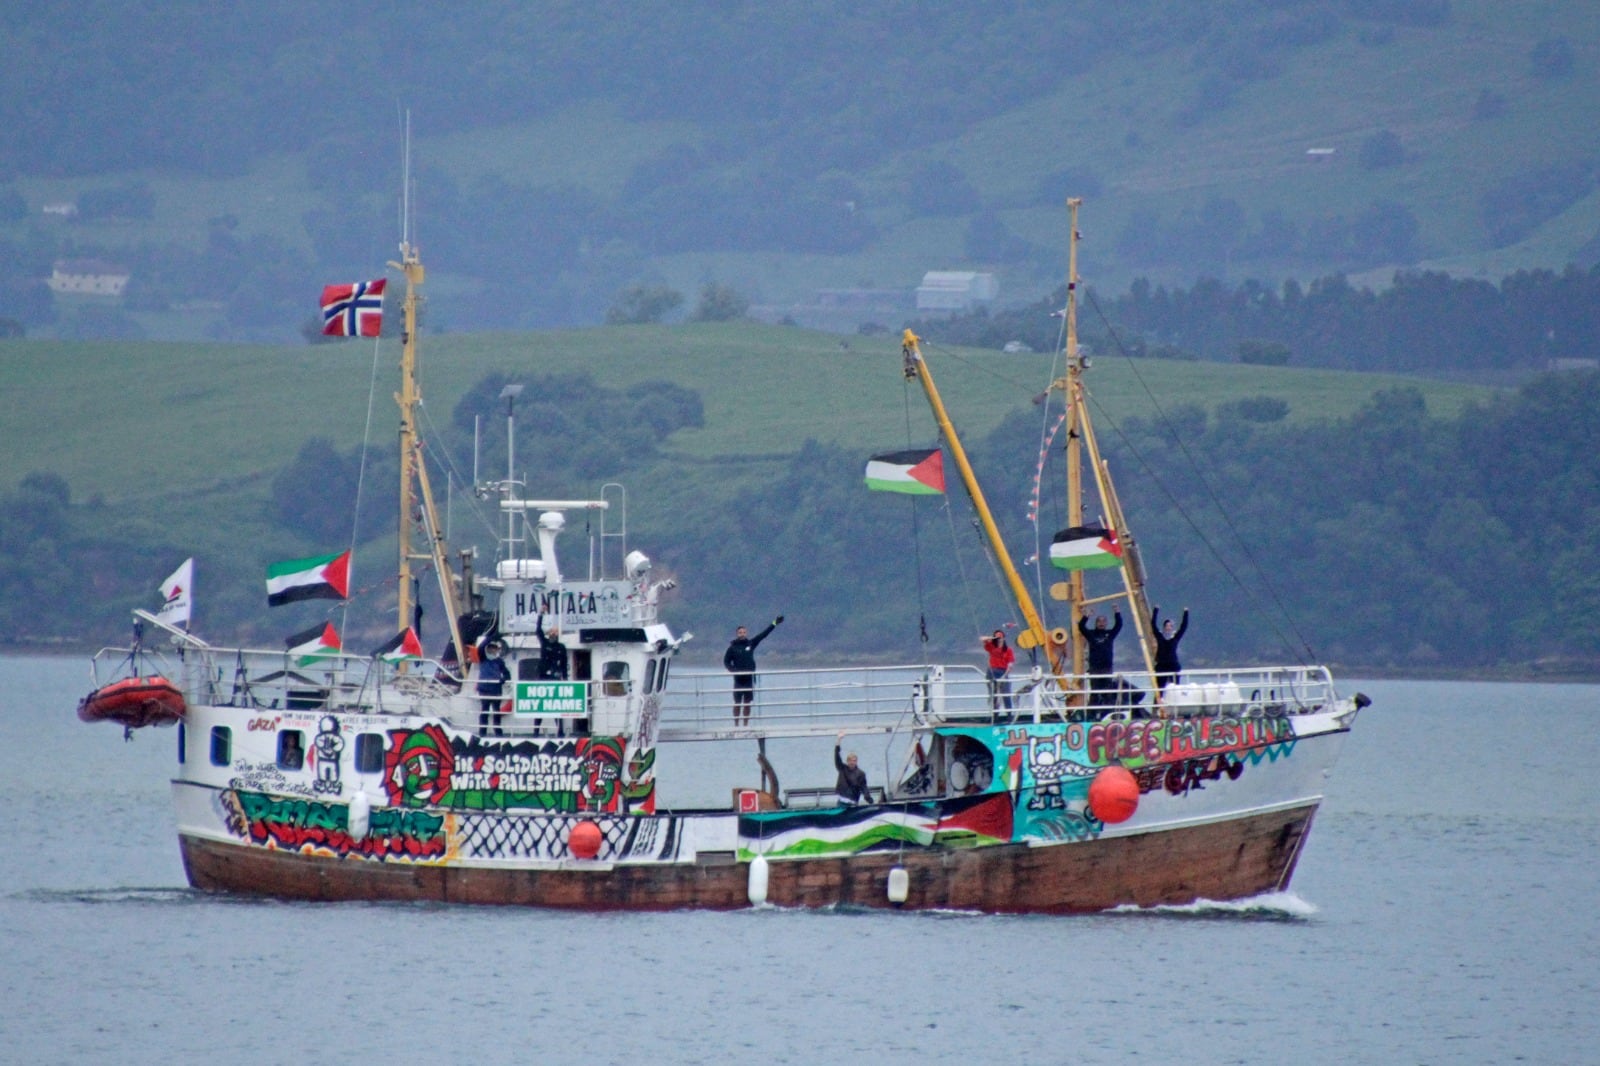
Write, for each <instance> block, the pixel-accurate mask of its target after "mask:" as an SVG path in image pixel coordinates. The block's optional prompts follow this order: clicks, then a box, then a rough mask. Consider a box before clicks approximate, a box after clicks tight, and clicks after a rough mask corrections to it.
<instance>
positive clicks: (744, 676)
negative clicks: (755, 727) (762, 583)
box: [722, 614, 783, 726]
mask: <svg viewBox="0 0 1600 1066" xmlns="http://www.w3.org/2000/svg"><path fill="white" fill-rule="evenodd" d="M782 624H783V615H781V614H780V615H779V616H778V617H776V618H774V619H773V620H772V624H771V625H770V626H768V627H767V628H765V629H763V630H762V631H761V632H760V633H758V634H756V635H755V636H754V637H752V636H751V635H750V631H749V630H748V629H746V628H745V627H744V626H740V627H739V628H738V629H737V630H736V631H735V632H734V634H733V640H732V641H731V642H729V644H728V650H727V651H725V652H723V653H722V666H723V669H725V670H727V671H728V673H730V674H732V675H733V724H734V725H736V726H740V725H749V724H750V704H751V703H752V702H753V701H754V700H755V695H756V645H757V644H760V643H761V642H762V641H763V640H766V639H767V637H768V636H769V635H770V634H771V633H772V631H773V630H774V629H777V628H778V627H779V626H780V625H782Z"/></svg>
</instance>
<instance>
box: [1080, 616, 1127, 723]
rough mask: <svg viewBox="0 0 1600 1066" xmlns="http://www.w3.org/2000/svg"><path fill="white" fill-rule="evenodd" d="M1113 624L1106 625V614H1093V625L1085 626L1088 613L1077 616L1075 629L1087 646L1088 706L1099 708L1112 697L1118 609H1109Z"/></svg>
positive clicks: (1114, 688)
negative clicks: (1108, 626)
mask: <svg viewBox="0 0 1600 1066" xmlns="http://www.w3.org/2000/svg"><path fill="white" fill-rule="evenodd" d="M1111 613H1112V615H1113V616H1114V617H1115V618H1116V620H1117V621H1116V624H1115V625H1113V626H1112V627H1111V628H1110V629H1107V628H1106V616H1105V615H1103V614H1102V615H1096V616H1095V620H1094V628H1093V629H1090V628H1089V616H1088V615H1084V616H1083V617H1082V618H1080V619H1078V632H1079V633H1081V634H1082V635H1083V639H1084V640H1085V641H1086V642H1087V643H1088V645H1089V693H1090V695H1089V706H1091V707H1102V706H1105V705H1106V704H1108V703H1111V702H1112V701H1113V700H1115V699H1116V696H1115V692H1116V686H1117V679H1116V677H1115V676H1113V675H1115V674H1116V672H1117V667H1116V654H1117V649H1116V642H1117V634H1118V633H1121V632H1122V612H1121V611H1112V612H1111Z"/></svg>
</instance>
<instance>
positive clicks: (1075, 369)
mask: <svg viewBox="0 0 1600 1066" xmlns="http://www.w3.org/2000/svg"><path fill="white" fill-rule="evenodd" d="M1082 203H1083V200H1082V199H1081V198H1079V197H1072V198H1071V199H1069V200H1067V212H1068V217H1069V221H1070V227H1071V233H1070V236H1069V238H1068V243H1067V306H1066V309H1065V310H1064V311H1063V314H1064V315H1065V317H1066V323H1067V351H1066V362H1067V374H1066V377H1063V378H1058V379H1057V380H1056V381H1054V382H1052V383H1051V386H1050V387H1051V388H1052V389H1059V390H1060V391H1061V392H1062V394H1063V396H1064V397H1065V399H1066V404H1067V524H1068V525H1069V526H1081V525H1083V453H1084V449H1085V448H1087V449H1088V452H1089V464H1090V466H1089V468H1090V472H1091V474H1092V475H1093V477H1094V482H1095V488H1096V490H1097V491H1098V492H1099V495H1100V501H1101V505H1102V506H1103V507H1104V508H1105V514H1104V515H1103V516H1102V520H1103V521H1104V522H1105V523H1106V524H1107V525H1109V526H1110V527H1111V529H1112V530H1113V531H1114V532H1115V533H1116V535H1117V541H1118V543H1119V545H1120V546H1121V548H1122V565H1121V566H1120V567H1119V568H1118V570H1119V572H1120V573H1121V575H1122V587H1123V591H1122V592H1121V593H1118V594H1113V595H1111V596H1101V597H1098V598H1096V599H1092V600H1091V599H1089V598H1088V597H1087V595H1086V594H1085V591H1084V580H1083V571H1082V570H1074V571H1073V572H1072V575H1071V577H1070V578H1069V579H1068V580H1067V581H1066V582H1065V585H1066V589H1065V597H1064V598H1065V599H1066V601H1067V605H1068V609H1069V610H1070V611H1071V618H1070V620H1069V625H1071V626H1072V631H1073V633H1074V636H1073V640H1072V672H1073V673H1074V674H1081V673H1083V672H1084V669H1085V661H1084V660H1085V652H1086V650H1087V649H1086V648H1085V647H1084V641H1083V640H1082V638H1081V637H1080V636H1078V635H1077V624H1078V620H1079V619H1080V618H1082V617H1083V616H1084V612H1085V610H1086V609H1087V608H1088V607H1089V606H1090V605H1092V604H1095V603H1100V602H1102V601H1104V600H1108V599H1117V598H1119V596H1126V597H1127V598H1128V610H1129V613H1131V614H1132V615H1133V626H1134V631H1135V632H1136V633H1138V634H1139V649H1140V651H1141V652H1142V653H1143V655H1144V661H1145V668H1146V669H1147V670H1149V671H1151V672H1152V673H1153V672H1154V671H1155V641H1154V636H1153V634H1152V633H1151V630H1150V604H1149V601H1148V599H1147V597H1146V595H1145V590H1144V566H1143V564H1142V563H1141V562H1140V558H1139V546H1138V543H1137V542H1136V541H1135V540H1134V538H1133V534H1132V533H1131V532H1130V531H1129V530H1128V528H1127V522H1126V519H1125V518H1124V517H1123V514H1122V504H1121V502H1120V501H1119V500H1118V499H1117V490H1116V487H1115V486H1114V485H1113V484H1112V483H1111V471H1110V468H1109V467H1108V466H1107V465H1106V462H1105V460H1104V459H1102V458H1101V457H1100V446H1099V443H1098V442H1097V441H1096V440H1095V436H1094V426H1093V424H1092V423H1091V422H1090V421H1089V405H1088V399H1087V394H1086V393H1085V391H1084V387H1083V372H1084V370H1086V369H1087V368H1088V365H1089V364H1088V360H1087V359H1085V358H1084V357H1083V354H1082V352H1081V351H1079V348H1078V208H1079V206H1080V205H1081V204H1082ZM1052 591H1053V590H1052Z"/></svg>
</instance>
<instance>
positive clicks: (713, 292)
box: [689, 282, 750, 322]
mask: <svg viewBox="0 0 1600 1066" xmlns="http://www.w3.org/2000/svg"><path fill="white" fill-rule="evenodd" d="M748 310H750V300H749V299H748V298H747V297H746V296H745V295H744V294H743V293H741V292H739V290H737V289H735V288H733V287H732V286H731V285H719V284H717V283H716V282H711V283H709V284H708V285H706V286H705V288H703V289H701V290H700V302H699V303H698V304H696V305H695V309H694V313H693V314H691V315H690V316H689V318H690V319H691V320H692V321H695V322H732V321H733V320H734V319H739V318H743V317H744V316H745V312H746V311H748Z"/></svg>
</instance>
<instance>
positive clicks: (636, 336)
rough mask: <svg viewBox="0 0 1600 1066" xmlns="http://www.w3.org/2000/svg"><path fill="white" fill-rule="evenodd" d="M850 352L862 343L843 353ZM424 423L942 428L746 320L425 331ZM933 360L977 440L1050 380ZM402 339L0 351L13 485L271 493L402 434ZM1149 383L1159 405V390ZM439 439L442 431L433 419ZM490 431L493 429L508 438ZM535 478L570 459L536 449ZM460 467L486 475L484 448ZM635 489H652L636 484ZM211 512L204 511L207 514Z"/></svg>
mask: <svg viewBox="0 0 1600 1066" xmlns="http://www.w3.org/2000/svg"><path fill="white" fill-rule="evenodd" d="M846 344H847V346H846ZM420 347H421V353H422V354H421V360H422V382H423V395H424V397H425V401H426V404H427V409H428V414H427V418H429V419H431V420H432V421H433V422H434V423H435V424H437V425H442V424H443V423H444V422H446V421H448V419H449V414H450V411H451V410H452V409H453V408H454V406H455V405H456V403H457V401H458V400H459V399H460V398H461V396H462V394H463V393H464V392H465V391H466V390H467V388H469V387H470V386H471V385H473V384H474V383H475V382H477V381H478V380H479V379H480V378H482V377H483V376H484V375H486V374H488V373H490V372H493V371H500V372H503V373H506V374H509V375H513V376H515V375H526V376H528V377H530V378H531V377H534V376H536V375H539V374H544V373H551V372H571V371H582V372H587V373H590V374H592V375H593V376H594V378H595V380H596V381H597V382H598V383H600V384H602V385H612V386H614V385H626V384H631V383H635V382H640V381H647V380H666V381H671V382H674V383H676V384H678V385H681V386H684V387H687V388H690V389H693V390H695V391H697V392H698V393H700V395H701V396H702V398H703V400H704V402H705V426H704V427H703V428H698V429H686V430H681V431H679V432H678V433H676V434H674V435H673V437H671V438H670V439H669V441H668V449H669V452H670V454H671V455H672V456H674V457H675V458H676V459H677V460H678V461H681V462H682V463H684V464H685V465H687V466H691V467H698V466H704V467H706V468H708V469H710V470H713V471H714V472H715V475H716V478H715V479H723V478H726V477H728V476H730V475H733V476H736V475H737V472H738V471H741V470H748V469H749V467H748V466H747V465H744V464H740V463H738V462H737V461H738V460H749V459H752V458H760V457H767V458H779V457H787V456H789V455H792V454H793V453H794V452H796V451H797V450H798V449H799V447H800V445H801V444H802V443H803V442H804V441H805V440H807V439H808V438H814V439H816V440H818V441H821V442H824V443H833V444H839V445H842V446H845V447H848V448H851V449H855V450H859V451H860V452H861V453H862V455H863V456H865V455H866V454H868V453H869V452H871V451H872V450H875V449H888V448H893V447H897V446H903V445H904V443H905V441H906V437H907V412H908V409H909V417H910V422H911V437H912V439H914V440H924V439H930V438H931V434H932V428H931V427H932V423H931V419H930V418H929V416H928V414H927V411H926V404H925V402H924V401H923V399H922V397H921V395H920V392H915V391H914V392H911V393H908V392H907V390H906V387H905V382H904V380H903V378H902V376H901V373H900V351H899V343H898V339H897V338H895V337H890V336H882V337H874V338H859V337H857V338H851V339H850V340H849V341H848V342H841V341H840V339H839V338H838V337H835V336H831V335H827V334H820V333H813V332H809V331H805V330H798V329H790V328H783V327H773V326H760V325H754V324H748V323H739V324H714V325H713V324H707V325H686V326H680V327H657V326H640V327H606V328H597V329H592V330H573V331H555V332H547V333H529V334H478V335H467V336H441V337H426V338H424V340H423V342H422V344H421V346H420ZM923 347H924V351H925V354H926V355H927V357H928V359H929V361H930V364H931V365H932V366H933V367H934V368H935V374H936V378H937V380H938V382H939V385H940V388H941V391H942V392H943V393H944V395H945V398H946V401H947V403H948V405H949V407H950V409H951V412H952V416H953V417H954V418H955V419H956V420H957V423H958V427H959V428H960V429H961V431H962V432H963V433H964V434H966V435H969V436H972V437H976V436H979V435H982V434H985V433H987V432H989V431H990V430H991V429H993V428H994V427H995V426H996V425H997V424H998V423H999V422H1000V420H1001V419H1002V418H1003V417H1004V416H1005V415H1006V414H1007V413H1008V412H1010V411H1011V410H1013V409H1015V408H1017V407H1023V406H1026V405H1027V404H1028V402H1029V400H1030V398H1031V397H1032V396H1034V395H1036V394H1037V393H1038V392H1040V391H1041V390H1042V389H1043V388H1044V387H1045V386H1046V385H1047V384H1048V382H1049V380H1050V377H1051V371H1052V367H1051V360H1050V357H1049V356H1046V355H1002V354H999V353H995V352H992V351H978V350H963V349H946V348H944V347H943V346H941V345H940V344H939V342H938V338H937V337H926V338H924V343H923ZM397 358H398V345H397V343H396V342H394V341H391V340H387V339H386V340H385V341H383V342H382V345H381V346H380V347H379V348H378V349H377V351H376V361H377V375H378V376H377V379H376V382H375V388H373V385H374V378H373V370H374V346H373V345H372V343H371V342H362V341H348V342H344V343H341V344H337V345H324V346H318V347H314V348H308V347H305V346H292V347H268V346H241V345H225V344H157V343H140V344H109V343H67V342H32V341H28V342H16V341H13V342H0V426H3V427H4V442H5V455H6V461H7V467H8V469H9V470H10V471H12V472H13V474H12V477H13V480H14V479H15V477H19V476H21V475H22V474H24V473H27V472H29V471H34V470H39V471H49V472H52V473H56V474H59V475H61V476H62V477H64V478H65V479H66V480H67V482H68V484H69V485H70V486H71V487H72V490H73V493H74V495H75V497H79V498H82V497H89V496H95V495H98V496H102V497H103V498H104V499H105V500H106V501H107V502H108V503H123V504H131V503H135V502H149V501H164V502H163V503H162V504H161V506H162V507H163V508H166V507H172V506H177V507H179V508H183V507H184V506H185V505H184V504H183V503H182V502H181V501H184V500H186V499H188V498H192V497H193V496H195V495H196V494H203V493H211V492H221V493H223V494H224V495H227V496H231V495H234V494H235V493H238V492H241V491H242V492H243V495H244V496H245V497H247V498H248V497H252V496H255V497H260V496H262V495H264V494H265V492H266V482H267V479H268V477H269V476H270V474H271V473H272V472H275V471H276V470H277V469H279V468H280V467H281V466H283V465H284V464H285V463H287V462H288V461H289V460H290V459H291V458H293V456H294V454H295V452H296V451H297V450H298V449H299V447H300V446H301V444H302V443H304V442H305V440H306V439H308V438H310V437H313V436H325V437H329V438H331V439H332V440H333V441H334V443H335V444H336V445H337V446H339V447H340V448H347V447H351V446H354V445H356V444H359V443H360V441H361V439H362V435H363V432H364V429H365V426H366V420H367V411H368V400H369V395H370V398H371V401H372V429H371V439H372V440H373V441H375V442H377V443H385V444H386V443H389V442H391V441H392V439H393V434H394V432H395V431H396V428H397V422H396V416H395V407H394V402H393V399H392V396H393V392H394V381H395V375H396V369H395V365H396V361H397ZM1090 381H1091V388H1092V389H1093V392H1094V395H1095V398H1096V400H1097V402H1098V404H1099V405H1100V408H1101V411H1102V417H1104V418H1108V419H1110V420H1111V421H1115V420H1118V419H1123V418H1127V417H1130V416H1136V415H1142V416H1145V417H1151V416H1153V415H1154V414H1155V409H1156V406H1157V405H1159V406H1161V407H1171V406H1174V405H1177V404H1182V403H1195V404H1200V405H1202V406H1204V407H1207V408H1212V407H1215V406H1216V405H1217V404H1219V403H1223V402H1227V401H1230V400H1236V399H1240V398H1243V397H1250V396H1262V395H1265V396H1275V397H1279V398H1281V399H1283V400H1285V401H1286V402H1287V403H1288V404H1289V409H1290V418H1291V419H1292V420H1309V419H1325V418H1337V417H1343V416H1345V415H1348V414H1350V413H1351V412H1352V411H1354V410H1355V409H1356V408H1357V407H1359V406H1360V405H1361V404H1362V403H1363V402H1364V401H1365V400H1366V399H1368V398H1369V397H1370V396H1371V394H1372V393H1373V392H1374V391H1375V390H1377V389H1381V388H1384V387H1387V386H1390V385H1393V384H1396V383H1398V382H1401V381H1404V382H1405V383H1406V384H1409V385H1415V386H1417V387H1419V388H1421V389H1422V390H1423V392H1424V394H1425V395H1426V397H1427V399H1428V404H1429V410H1430V411H1431V412H1432V413H1434V414H1444V415H1448V414H1453V413H1455V412H1456V411H1458V410H1459V409H1460V407H1461V405H1462V404H1464V403H1465V402H1467V401H1469V400H1470V399H1472V398H1474V397H1478V396H1482V395H1484V394H1485V393H1484V391H1483V390H1481V389H1479V388H1476V387H1472V386H1465V385H1457V384H1451V383H1445V382H1436V381H1420V382H1419V381H1415V380H1413V379H1400V378H1391V377H1385V376H1381V375H1361V374H1346V373H1339V372H1335V371H1312V370H1299V369H1291V368H1270V367H1247V366H1239V365H1220V364H1214V363H1198V362H1173V361H1164V360H1142V361H1138V362H1133V361H1129V360H1124V359H1112V358H1104V359H1100V360H1097V361H1096V364H1095V366H1094V368H1093V370H1092V373H1091V378H1090ZM1146 390H1148V393H1147V391H1146ZM423 428H424V429H425V430H426V429H427V424H426V423H424V427H423ZM501 431H502V430H501V427H499V426H486V427H485V429H484V432H485V433H486V434H489V433H493V434H499V433H500V432H501ZM523 458H524V459H525V461H526V462H527V463H528V464H529V465H530V467H531V468H532V469H535V470H537V468H538V466H539V465H540V464H543V463H545V462H549V461H556V462H559V461H560V460H559V458H558V457H545V456H523ZM457 461H458V462H459V463H462V464H464V465H465V466H466V467H467V468H470V463H471V456H470V455H469V456H458V457H457ZM634 491H635V492H636V493H647V490H646V489H645V487H644V486H636V487H635V490H634ZM196 517H197V518H198V516H196Z"/></svg>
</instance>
